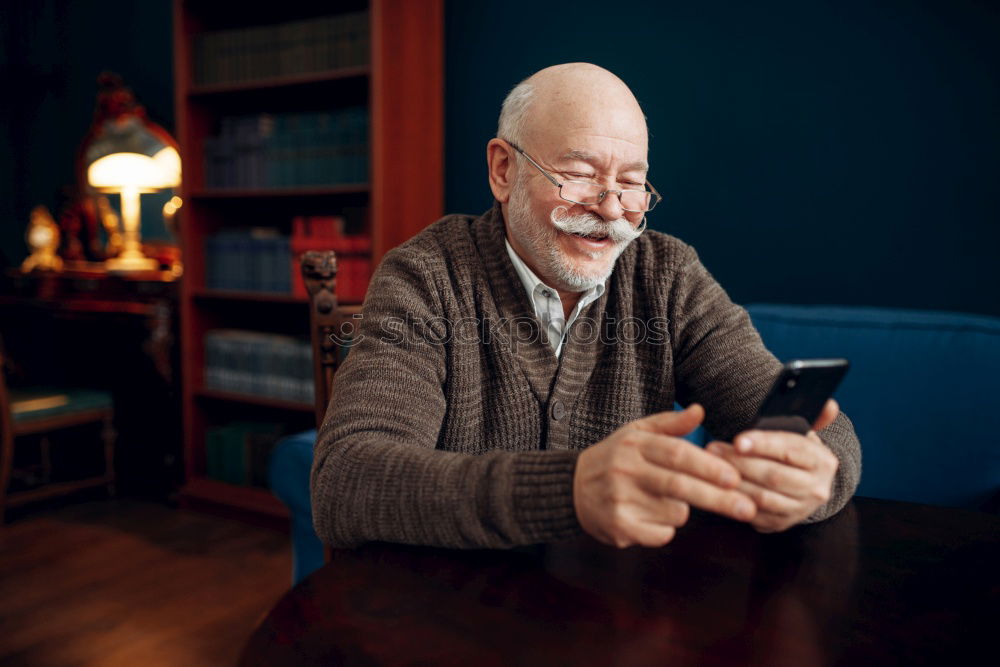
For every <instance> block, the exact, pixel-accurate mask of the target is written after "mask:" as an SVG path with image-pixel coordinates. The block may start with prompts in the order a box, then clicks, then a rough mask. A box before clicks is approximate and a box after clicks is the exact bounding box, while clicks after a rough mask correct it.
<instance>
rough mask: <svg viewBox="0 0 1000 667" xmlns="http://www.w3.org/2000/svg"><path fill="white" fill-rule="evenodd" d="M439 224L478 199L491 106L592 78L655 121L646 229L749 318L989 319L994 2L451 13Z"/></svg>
mask: <svg viewBox="0 0 1000 667" xmlns="http://www.w3.org/2000/svg"><path fill="white" fill-rule="evenodd" d="M446 28H447V30H446V34H447V41H446V63H447V69H446V79H445V80H446V82H447V100H446V102H447V124H446V127H447V132H446V136H447V149H446V150H447V154H446V164H447V171H446V184H447V185H446V204H447V208H448V210H449V211H454V212H479V211H482V210H483V209H485V208H486V207H488V206H489V205H490V203H491V196H490V192H489V189H488V187H487V183H486V167H485V159H484V154H485V150H484V148H485V144H486V142H487V141H488V140H489V138H490V137H492V136H494V134H495V132H496V117H497V113H498V111H499V106H500V102H501V101H502V99H503V97H504V95H505V94H506V93H507V91H508V90H509V89H510V88H511V87H512V86H513V85H514V84H515V83H516V82H517V81H519V80H520V79H521V78H523V77H525V76H527V75H529V74H531V73H532V72H533V71H535V70H537V69H540V68H542V67H545V66H547V65H551V64H555V63H559V62H567V61H577V60H582V61H589V62H594V63H597V64H599V65H602V66H604V67H607V68H608V69H610V70H612V71H614V72H615V73H617V74H618V75H619V76H621V77H622V78H623V79H624V80H625V82H626V83H628V84H629V85H630V86H631V87H632V90H633V91H634V92H635V94H636V96H637V97H638V99H639V101H640V103H641V104H642V106H643V109H644V110H645V112H646V115H647V117H648V121H649V129H650V134H651V139H650V163H651V171H650V180H651V181H652V182H653V183H654V184H655V185H656V186H657V188H658V189H659V190H660V192H662V193H664V194H665V195H666V196H667V201H666V202H665V203H663V204H661V205H660V207H658V208H657V210H656V211H654V214H653V215H652V216H650V226H651V227H652V228H654V229H658V230H660V231H665V232H669V233H671V234H675V235H676V236H679V237H680V238H682V239H684V240H686V241H688V242H690V243H692V244H693V245H694V246H695V247H696V248H697V249H698V251H699V253H700V254H701V256H702V259H703V260H704V262H705V263H706V265H707V266H708V268H709V270H711V271H712V272H713V274H714V275H715V276H716V277H717V278H718V280H719V281H720V283H722V285H723V286H724V287H725V288H726V289H727V290H728V291H729V293H730V295H731V296H732V297H733V298H734V299H736V300H737V301H740V302H744V303H745V302H750V301H774V302H784V303H842V304H873V305H882V306H898V307H911V308H939V309H948V310H961V311H972V312H982V313H991V314H996V315H1000V295H998V290H1000V72H998V65H1000V38H998V35H1000V3H995V2H994V3H986V2H972V1H969V0H955V1H948V0H940V1H938V2H920V1H914V0H896V1H893V0H836V1H833V0H830V1H827V2H817V1H815V0H792V1H787V2H775V1H767V2H746V1H745V0H705V1H700V2H649V3H642V2H640V3H626V4H625V5H615V4H611V5H609V4H607V3H601V2H593V1H590V0H581V1H579V2H574V3H539V2H537V1H535V2H527V1H525V0H507V1H505V2H502V3H500V2H495V3H489V4H488V5H486V4H485V3H479V2H462V1H459V0H451V1H449V2H448V4H447V25H446Z"/></svg>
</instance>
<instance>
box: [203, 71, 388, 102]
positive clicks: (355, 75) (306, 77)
mask: <svg viewBox="0 0 1000 667" xmlns="http://www.w3.org/2000/svg"><path fill="white" fill-rule="evenodd" d="M369 76H371V68H369V67H368V66H367V65H366V66H360V67H341V68H338V69H332V70H325V71H322V72H309V73H306V74H296V75H291V76H282V77H267V78H261V79H255V80H253V81H240V82H237V83H222V84H210V85H195V86H192V87H191V90H190V91H188V95H190V96H191V97H198V96H207V95H224V94H228V93H241V92H248V91H257V90H271V89H280V88H287V87H289V86H311V85H317V84H324V83H329V82H331V81H340V80H342V79H361V78H366V77H369Z"/></svg>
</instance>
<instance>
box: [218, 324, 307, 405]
mask: <svg viewBox="0 0 1000 667" xmlns="http://www.w3.org/2000/svg"><path fill="white" fill-rule="evenodd" d="M205 387H206V388H208V389H216V390H219V391H227V392H234V393H238V394H249V395H252V396H261V397H266V398H275V399H280V400H286V401H297V402H300V403H312V402H313V397H314V395H315V388H314V384H313V366H312V344H311V343H310V341H309V340H303V339H300V338H296V337H293V336H283V335H280V334H273V333H265V332H262V331H245V330H242V329H213V330H211V331H209V332H207V333H206V334H205Z"/></svg>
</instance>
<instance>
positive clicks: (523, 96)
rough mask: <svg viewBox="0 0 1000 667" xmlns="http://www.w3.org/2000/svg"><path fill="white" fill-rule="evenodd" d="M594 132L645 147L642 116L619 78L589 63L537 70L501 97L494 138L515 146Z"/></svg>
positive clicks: (640, 110)
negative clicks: (505, 95)
mask: <svg viewBox="0 0 1000 667" xmlns="http://www.w3.org/2000/svg"><path fill="white" fill-rule="evenodd" d="M567 131H568V132H583V133H588V134H590V133H592V134H596V135H599V136H606V137H616V138H620V139H623V140H625V141H628V142H630V143H633V144H635V145H641V146H642V148H643V150H645V148H646V145H647V136H646V119H645V117H644V116H643V114H642V109H641V108H640V107H639V103H638V102H637V101H636V99H635V96H634V95H633V94H632V91H631V90H629V88H628V86H626V85H625V83H624V82H623V81H622V80H621V79H619V78H618V77H617V76H615V75H614V74H612V73H611V72H609V71H608V70H606V69H604V68H603V67H598V66H597V65H592V64H590V63H566V64H563V65H553V66H552V67H546V68H545V69H543V70H540V71H538V72H536V73H534V74H532V75H531V76H530V77H528V78H527V79H525V80H524V81H522V82H521V83H519V84H518V85H517V86H515V87H514V89H513V90H511V92H510V94H509V95H508V96H507V98H506V99H505V100H504V103H503V108H502V110H501V112H500V122H499V127H498V128H497V136H499V137H500V138H502V139H509V140H510V141H513V142H515V143H517V144H519V145H525V144H527V145H530V146H534V145H536V144H537V142H544V143H546V144H549V143H551V142H552V140H553V139H556V138H557V135H560V134H565V133H566V132H567Z"/></svg>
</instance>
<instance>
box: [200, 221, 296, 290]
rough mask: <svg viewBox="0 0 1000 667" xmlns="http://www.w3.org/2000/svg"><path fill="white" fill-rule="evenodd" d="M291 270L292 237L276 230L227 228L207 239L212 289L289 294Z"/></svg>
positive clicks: (208, 278) (207, 267)
mask: <svg viewBox="0 0 1000 667" xmlns="http://www.w3.org/2000/svg"><path fill="white" fill-rule="evenodd" d="M296 268H297V267H296ZM292 271H293V267H292V251H291V240H290V239H289V237H287V236H282V235H281V234H280V233H278V230H276V229H271V228H266V227H254V228H250V229H227V230H224V231H221V232H219V233H217V234H215V235H213V236H208V237H206V238H205V286H206V287H208V288H210V289H221V290H246V291H253V292H274V293H279V294H288V293H290V292H291V291H292Z"/></svg>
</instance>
